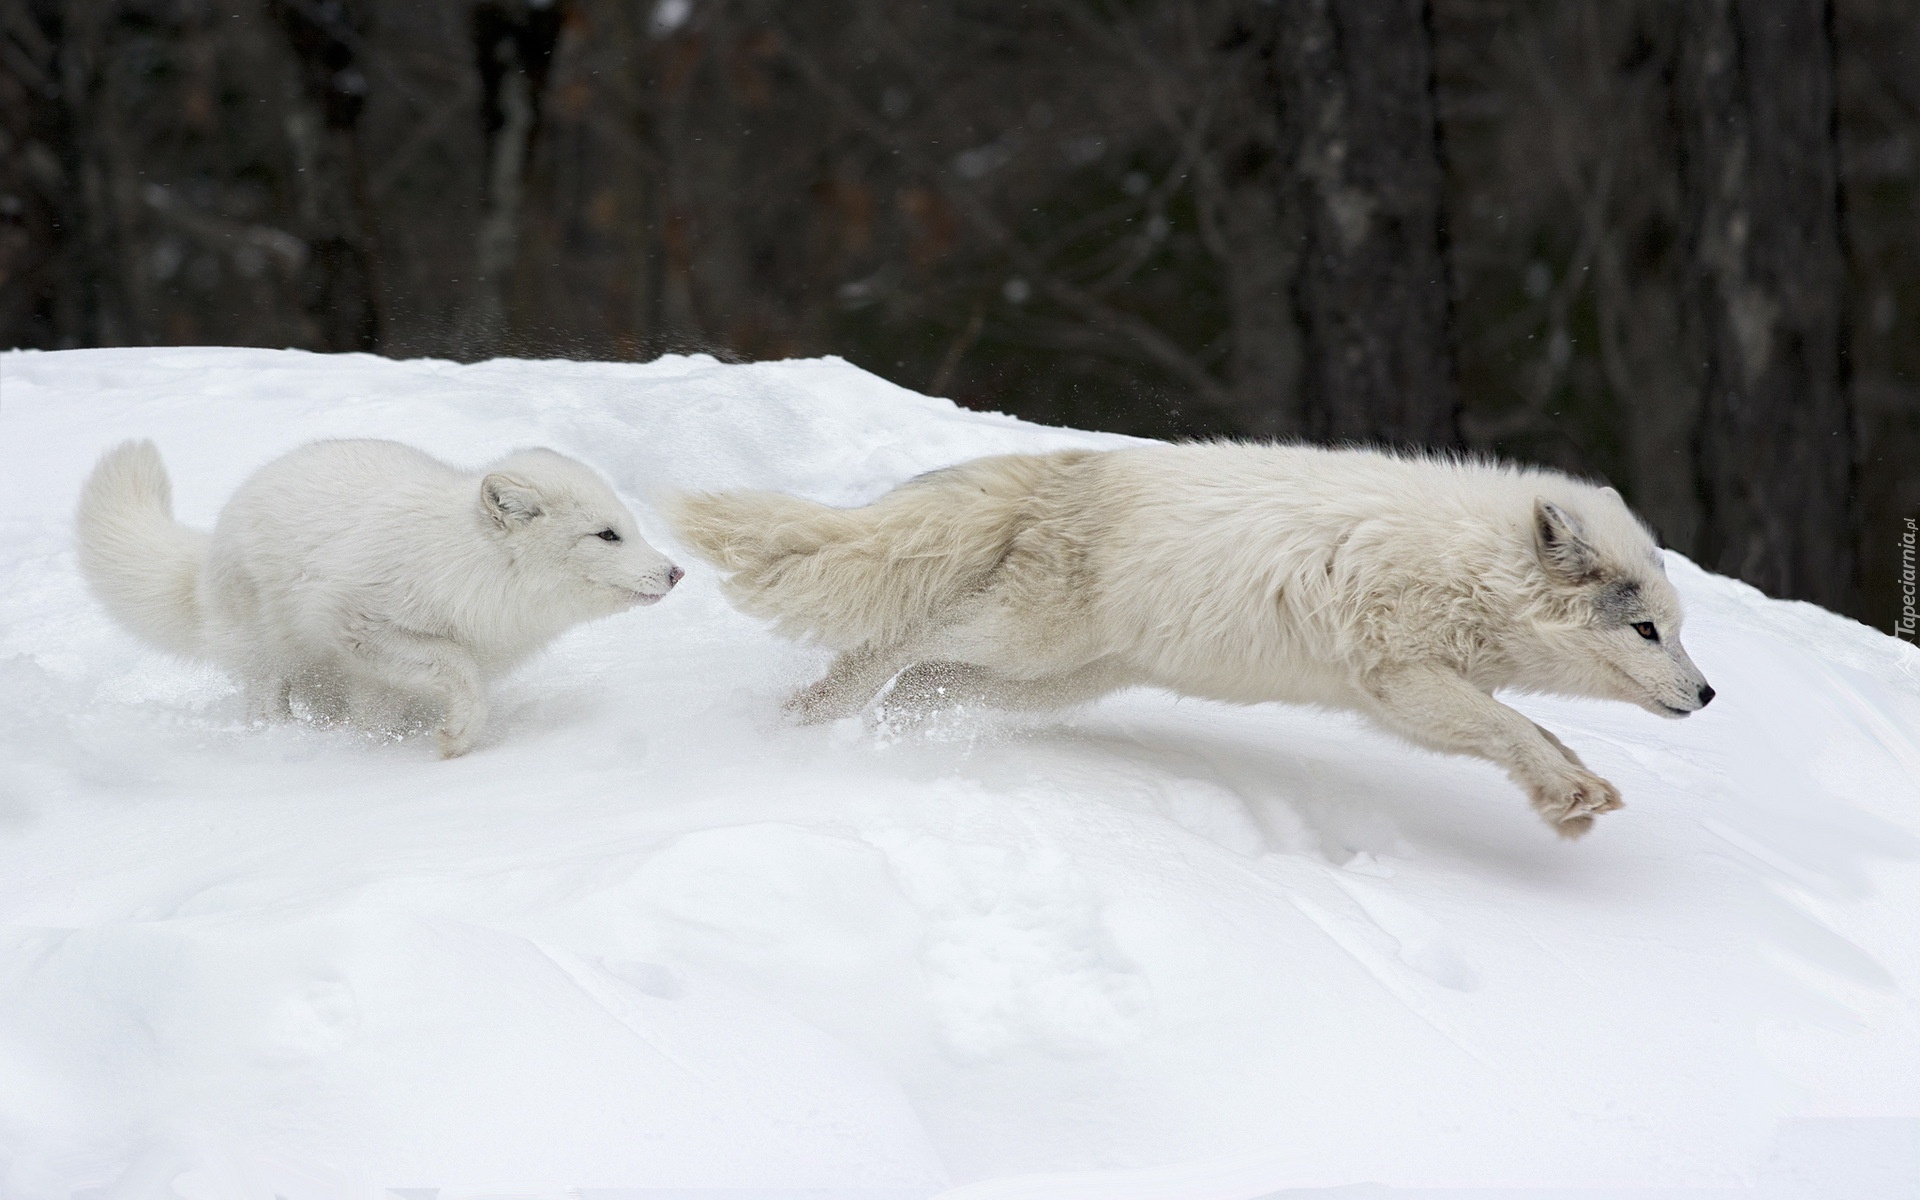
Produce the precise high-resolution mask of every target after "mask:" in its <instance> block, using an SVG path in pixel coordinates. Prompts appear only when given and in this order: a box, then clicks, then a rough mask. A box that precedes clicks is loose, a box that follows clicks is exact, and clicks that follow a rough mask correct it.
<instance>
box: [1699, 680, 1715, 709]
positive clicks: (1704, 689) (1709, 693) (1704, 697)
mask: <svg viewBox="0 0 1920 1200" xmlns="http://www.w3.org/2000/svg"><path fill="white" fill-rule="evenodd" d="M1712 703H1713V685H1712V684H1710V683H1703V684H1701V685H1700V707H1701V708H1705V707H1706V706H1707V705H1709V704H1712Z"/></svg>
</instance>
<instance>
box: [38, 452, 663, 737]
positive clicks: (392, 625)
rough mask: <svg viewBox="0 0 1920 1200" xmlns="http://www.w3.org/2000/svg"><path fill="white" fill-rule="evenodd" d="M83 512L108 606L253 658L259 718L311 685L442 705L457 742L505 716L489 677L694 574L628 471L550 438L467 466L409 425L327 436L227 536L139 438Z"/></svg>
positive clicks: (258, 495) (184, 651)
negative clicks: (643, 525) (635, 492)
mask: <svg viewBox="0 0 1920 1200" xmlns="http://www.w3.org/2000/svg"><path fill="white" fill-rule="evenodd" d="M76 524H77V529H78V539H79V552H80V568H81V570H82V572H84V573H85V575H86V577H87V582H88V583H89V584H91V585H92V588H93V591H94V594H95V595H97V596H98V597H99V598H100V600H101V602H102V603H103V604H104V605H105V606H106V608H107V610H108V611H109V612H110V613H112V614H113V615H114V616H115V617H116V618H118V619H119V620H120V622H121V623H122V624H124V625H126V626H127V627H128V628H129V629H131V630H132V631H133V632H134V633H135V634H138V635H139V636H140V637H142V638H144V639H145V640H146V641H148V642H150V643H152V644H153V645H155V646H158V647H159V648H161V649H163V650H168V651H171V652H173V653H175V654H179V655H183V656H185V657H188V658H194V659H201V660H204V661H208V662H212V663H214V664H217V665H218V666H220V667H223V668H225V669H226V670H227V671H229V672H231V673H232V674H234V675H235V676H237V677H239V678H240V679H241V680H242V681H243V682H244V683H245V685H246V688H247V695H248V708H249V711H250V714H251V715H252V716H253V717H254V718H255V719H261V718H274V717H286V716H288V715H291V713H292V705H293V702H294V700H295V699H296V698H297V699H299V700H300V701H301V702H302V703H303V704H305V705H307V706H309V707H310V708H311V709H313V710H314V711H315V712H316V713H318V714H321V715H325V716H329V717H333V718H344V719H349V720H355V721H360V722H363V723H365V722H372V723H378V722H379V721H381V720H383V719H386V718H388V717H390V716H391V715H392V714H393V712H394V711H395V709H396V707H400V708H405V707H407V706H420V705H425V706H429V707H432V708H437V709H438V712H439V717H440V726H439V738H440V747H441V750H442V752H443V753H444V754H446V755H447V756H448V757H452V756H454V755H457V754H463V753H465V752H466V751H467V750H468V749H470V748H471V747H472V745H473V739H474V737H475V735H476V734H478V732H479V730H480V727H481V725H482V724H483V723H484V722H485V720H486V712H487V705H486V696H485V692H484V690H483V686H482V685H483V682H484V681H485V680H487V679H490V678H492V677H494V676H497V675H499V674H501V673H502V672H504V671H506V670H508V669H509V668H511V667H513V666H514V665H515V664H517V663H519V662H520V661H522V660H523V659H525V658H526V657H527V656H529V655H531V654H533V653H534V652H535V651H537V650H539V649H540V648H541V647H542V646H544V645H546V644H547V642H549V641H551V640H552V639H553V638H554V637H555V636H557V635H558V634H560V633H561V632H563V631H564V630H566V629H568V628H569V627H571V626H573V625H577V624H579V623H580V622H582V621H591V620H594V619H595V618H598V617H604V616H608V615H611V614H613V613H616V612H620V611H622V610H624V609H627V608H631V607H633V606H634V605H636V604H651V603H653V602H655V601H657V600H659V599H660V598H661V597H662V596H663V595H665V594H666V592H667V591H668V589H670V588H672V587H673V585H674V584H675V583H676V582H678V581H679V579H680V576H681V572H680V569H679V568H678V567H676V566H674V565H673V564H672V563H670V562H668V561H667V559H666V558H665V557H664V556H662V555H661V554H660V552H659V551H657V550H655V549H654V548H653V547H652V546H649V545H648V544H647V543H646V541H645V540H643V539H642V538H641V537H640V534H639V531H638V530H637V529H636V528H635V527H634V520H633V514H632V513H630V512H629V511H627V507H626V505H624V504H622V503H621V502H620V499H619V497H617V496H615V495H614V493H613V489H612V488H610V487H608V486H607V485H606V483H605V482H604V481H603V480H601V478H600V477H599V476H598V475H596V474H594V472H593V471H592V470H591V469H589V468H588V467H586V466H585V465H584V464H582V463H579V462H576V461H575V460H573V459H570V458H567V457H565V456H564V455H560V454H556V453H554V452H553V451H551V450H522V451H519V452H518V453H515V454H512V455H509V456H508V457H506V458H504V459H501V460H500V461H499V462H497V463H494V464H493V465H491V466H489V467H487V468H486V469H484V470H482V471H478V472H467V471H461V470H458V469H457V468H454V467H451V466H448V465H447V464H445V463H442V462H440V461H438V460H436V459H433V458H430V457H428V456H427V455H426V454H423V453H421V452H420V451H418V450H415V449H413V448H412V447H409V446H403V445H400V444H399V443H397V442H383V441H325V442H313V443H310V444H308V445H306V446H302V447H301V448H299V449H298V450H295V451H293V452H292V453H290V454H287V455H285V456H284V457H281V458H278V459H275V460H274V461H273V462H271V463H268V464H267V465H266V466H264V467H262V468H261V469H260V470H259V471H257V472H255V473H254V475H253V476H252V477H251V478H250V479H248V480H247V481H246V482H245V483H244V484H242V485H241V486H240V490H239V491H238V492H236V493H235V494H234V496H233V498H232V499H231V500H229V501H228V502H227V506H226V508H225V509H223V510H222V511H221V513H220V518H219V521H218V522H217V523H216V524H215V526H214V530H213V533H212V534H211V535H208V534H205V533H202V532H199V531H197V530H193V529H189V528H187V527H186V526H184V525H181V524H179V523H177V522H176V521H175V520H174V519H173V504H172V495H171V488H170V486H169V484H168V481H167V473H166V468H165V467H163V466H162V465H161V462H160V453H159V451H158V450H157V449H155V447H154V445H153V443H152V442H146V441H140V442H125V443H122V444H121V445H119V446H117V447H115V448H114V449H112V450H111V451H109V452H108V453H107V454H106V455H105V457H103V458H102V459H101V460H100V463H99V465H98V466H97V467H95V468H94V471H93V474H92V476H91V477H90V478H89V479H88V480H87V483H86V487H85V489H84V490H83V491H82V493H81V497H80V509H79V514H78V517H77V522H76Z"/></svg>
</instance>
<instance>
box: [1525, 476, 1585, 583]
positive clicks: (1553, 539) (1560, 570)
mask: <svg viewBox="0 0 1920 1200" xmlns="http://www.w3.org/2000/svg"><path fill="white" fill-rule="evenodd" d="M1533 538H1534V547H1535V549H1536V550H1537V551H1538V552H1539V554H1540V562H1541V564H1542V565H1544V566H1545V567H1546V568H1547V574H1549V575H1552V576H1554V577H1555V578H1557V579H1562V580H1565V581H1566V582H1568V583H1579V582H1581V581H1583V580H1587V579H1592V578H1593V577H1594V576H1595V575H1597V574H1599V570H1600V556H1599V555H1598V554H1596V553H1595V552H1594V549H1593V547H1592V546H1591V545H1590V544H1588V542H1587V539H1586V537H1585V536H1584V535H1583V534H1582V533H1581V530H1580V522H1578V521H1577V520H1575V519H1574V517H1573V514H1572V513H1569V512H1568V511H1567V510H1566V509H1564V508H1561V507H1560V506H1559V505H1557V504H1555V503H1553V502H1552V501H1550V500H1547V499H1546V498H1544V497H1535V498H1534V501H1533Z"/></svg>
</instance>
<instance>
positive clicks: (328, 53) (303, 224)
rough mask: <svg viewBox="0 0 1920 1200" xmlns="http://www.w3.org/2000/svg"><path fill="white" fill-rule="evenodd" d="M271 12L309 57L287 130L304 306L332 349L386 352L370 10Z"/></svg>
mask: <svg viewBox="0 0 1920 1200" xmlns="http://www.w3.org/2000/svg"><path fill="white" fill-rule="evenodd" d="M270 11H271V13H272V15H273V18H274V21H275V23H276V24H278V25H279V27H280V29H281V31H282V32H283V33H284V34H285V35H286V38H287V42H288V44H289V45H290V46H291V47H292V49H293V53H294V56H295V57H296V58H297V59H298V60H299V62H300V84H301V86H300V89H299V95H298V96H297V97H296V98H294V99H293V101H292V103H291V105H290V110H289V113H288V120H287V132H288V136H289V138H290V139H291V141H292V143H293V157H294V164H295V172H294V177H295V180H296V182H297V185H298V194H299V204H300V232H301V235H302V239H303V240H304V241H305V242H306V243H307V250H308V254H307V261H306V264H305V270H304V272H303V275H304V279H303V281H302V282H303V285H304V291H305V293H306V294H305V295H304V296H303V297H302V300H303V303H304V307H305V308H306V311H307V315H308V317H309V318H310V319H311V320H312V321H313V322H314V325H315V327H316V328H317V329H318V331H319V334H320V342H321V346H322V347H323V348H324V349H328V350H377V349H379V348H380V341H381V333H382V329H383V327H384V326H385V325H387V324H389V322H387V321H385V320H383V318H382V308H383V304H384V300H385V297H384V294H383V293H384V289H383V287H382V286H381V279H380V257H379V254H378V253H377V249H376V245H375V241H374V218H373V208H372V205H371V204H370V203H369V201H368V196H367V181H366V171H365V169H364V166H363V163H362V159H361V153H360V143H359V136H358V135H359V126H360V113H361V110H362V109H363V108H364V107H365V105H366V96H367V76H366V72H365V70H364V69H363V67H362V65H361V64H360V63H359V62H358V54H357V50H358V48H359V46H360V45H361V44H362V43H363V41H364V39H365V33H366V24H367V22H366V14H365V13H364V11H362V8H361V6H360V5H358V4H354V3H348V2H346V0H271V3H270Z"/></svg>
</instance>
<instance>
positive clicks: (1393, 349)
mask: <svg viewBox="0 0 1920 1200" xmlns="http://www.w3.org/2000/svg"><path fill="white" fill-rule="evenodd" d="M1284 12H1285V17H1284V18H1283V23H1282V28H1281V47H1280V57H1279V62H1280V65H1281V69H1282V77H1283V82H1284V84H1285V85H1286V86H1287V88H1288V93H1287V103H1286V105H1285V106H1284V108H1283V110H1282V120H1281V127H1282V131H1283V134H1282V136H1283V138H1285V139H1286V141H1287V142H1288V143H1290V149H1291V152H1292V167H1293V175H1294V178H1295V179H1296V181H1297V184H1298V186H1299V187H1300V188H1301V189H1302V196H1301V199H1300V201H1299V206H1298V207H1299V211H1300V212H1301V214H1302V218H1303V220H1304V223H1305V235H1306V236H1305V245H1304V247H1303V251H1302V256H1301V264H1300V271H1299V275H1298V278H1297V282H1296V285H1295V302H1296V305H1297V307H1298V312H1299V320H1300V324H1301V328H1302V330H1303V331H1304V333H1305V342H1306V347H1305V349H1306V353H1305V363H1304V370H1303V374H1302V391H1303V394H1304V399H1305V406H1306V419H1307V425H1308V431H1309V432H1310V433H1311V434H1312V435H1313V436H1316V437H1319V438H1322V439H1329V440H1342V439H1361V440H1366V441H1385V442H1393V443H1412V444H1417V445H1428V446H1452V445H1456V444H1458V442H1459V440H1460V434H1459V398H1458V393H1457V390H1456V388H1455V385H1454V373H1453V355H1452V349H1451V345H1450V340H1449V339H1450V331H1449V313H1448V304H1449V300H1448V280H1447V269H1446V260H1445V255H1444V247H1443V244H1442V236H1443V234H1442V225H1441V218H1442V194H1443V193H1442V184H1443V177H1442V170H1441V162H1440V147H1439V136H1438V124H1437V120H1436V115H1435V105H1434V89H1433V39H1432V30H1431V26H1430V22H1429V19H1428V13H1427V9H1426V5H1425V3H1424V0H1294V3H1292V4H1291V5H1290V6H1289V7H1288V8H1287V9H1286V10H1284Z"/></svg>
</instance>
